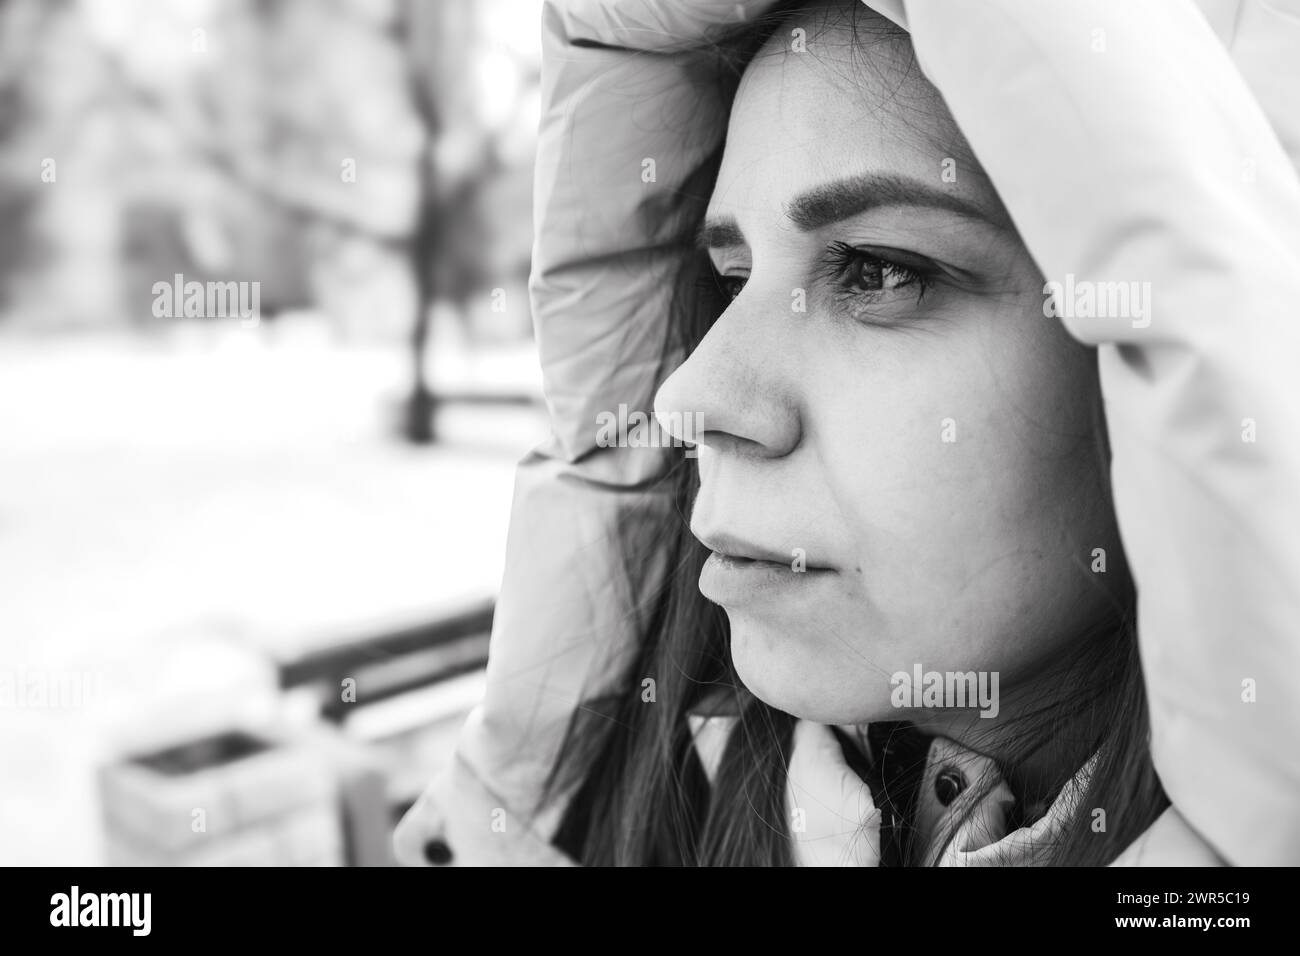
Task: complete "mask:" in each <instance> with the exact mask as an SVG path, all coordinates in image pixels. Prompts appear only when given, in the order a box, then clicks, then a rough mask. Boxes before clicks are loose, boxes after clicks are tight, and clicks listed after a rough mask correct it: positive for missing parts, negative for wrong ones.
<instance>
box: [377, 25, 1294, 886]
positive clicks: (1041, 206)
mask: <svg viewBox="0 0 1300 956" xmlns="http://www.w3.org/2000/svg"><path fill="white" fill-rule="evenodd" d="M769 5H770V4H768V3H764V2H755V0H750V2H747V3H739V4H738V3H736V2H734V0H726V2H723V0H695V2H692V0H663V2H658V3H654V4H647V3H642V2H634V0H571V2H565V3H549V4H548V5H547V6H546V7H545V9H544V12H543V22H542V37H543V73H542V87H543V89H542V97H543V112H542V118H541V125H540V130H539V135H540V139H539V154H538V160H537V171H536V184H535V197H534V204H535V229H536V236H535V246H534V258H533V272H532V278H531V283H530V291H531V296H532V307H533V313H534V323H535V329H536V337H537V343H538V348H539V352H540V357H541V362H542V366H543V372H544V388H545V394H546V400H547V404H548V409H549V412H550V416H551V422H552V434H551V436H550V438H549V440H548V441H547V442H545V443H544V444H543V445H542V446H540V447H539V448H537V449H536V450H534V451H533V452H532V453H530V454H529V455H528V456H527V457H526V458H525V459H524V460H523V461H522V462H521V463H520V464H519V466H518V471H517V477H516V484H515V493H514V501H513V506H512V515H511V525H510V532H509V539H508V545H507V558H506V570H505V575H504V579H503V582H502V588H501V593H500V597H499V602H498V608H497V615H496V620H495V624H494V628H493V635H492V645H491V654H490V660H489V664H488V674H487V692H486V696H485V698H484V700H483V701H482V702H481V703H480V704H479V705H478V706H477V707H476V708H475V709H474V711H473V712H472V713H471V715H470V717H469V719H468V721H467V722H466V724H465V727H464V729H463V730H462V732H461V735H460V739H459V743H458V747H457V752H456V757H455V759H454V761H453V762H452V765H451V766H450V767H449V768H448V769H447V770H446V771H445V772H444V773H442V774H440V775H439V776H438V777H437V778H436V779H435V780H434V781H433V782H432V784H431V785H430V787H429V788H428V790H426V792H425V794H424V795H423V796H422V798H421V799H420V801H418V802H417V804H416V806H415V807H414V808H412V810H411V811H410V813H409V814H408V815H407V818H406V819H405V820H404V821H403V823H402V825H401V827H399V832H398V835H397V842H398V845H399V853H401V847H402V846H403V845H405V846H406V848H407V849H406V853H405V856H406V857H407V858H410V857H411V855H412V852H411V847H413V846H418V845H419V844H421V843H422V842H423V841H425V840H428V839H438V840H441V841H443V842H444V843H446V844H447V846H448V847H449V848H450V850H451V857H452V862H454V863H458V864H496V863H506V864H564V863H567V862H569V861H568V860H566V859H565V858H564V857H563V856H562V855H561V854H559V853H558V852H557V851H555V850H554V849H553V848H552V847H551V845H550V838H551V837H552V835H553V834H554V832H555V828H556V826H557V823H558V821H559V819H560V816H561V814H562V811H563V809H564V801H565V798H564V797H560V798H558V799H555V800H553V801H551V802H550V803H549V804H547V805H544V806H540V807H539V806H538V799H539V795H540V793H541V791H542V784H543V781H544V780H545V779H546V776H547V774H548V773H549V771H550V769H551V766H552V764H553V762H554V760H555V756H556V753H557V750H558V747H559V744H560V741H561V739H562V737H563V734H564V732H565V729H566V727H567V725H568V722H569V718H570V716H571V714H572V712H573V710H574V708H575V707H576V706H577V705H578V704H579V703H580V702H581V701H582V700H584V699H586V698H589V697H591V696H594V695H596V694H598V693H600V692H601V691H602V690H606V689H608V688H609V687H610V686H611V684H612V683H613V682H614V681H615V679H616V678H617V676H618V675H619V672H620V669H621V666H622V664H623V663H624V662H626V660H627V659H628V655H629V654H630V653H631V649H632V647H633V642H634V633H635V626H634V625H635V624H636V623H637V622H635V621H633V620H630V619H629V617H628V609H629V608H633V607H638V606H641V604H640V602H639V601H638V598H639V597H641V596H644V594H645V593H647V591H648V589H649V588H651V587H653V586H654V585H655V584H656V583H657V581H658V580H659V576H660V575H662V572H663V569H662V568H656V567H647V568H645V574H644V575H643V576H642V578H641V579H640V580H638V581H628V580H626V579H624V578H623V577H621V576H619V575H618V574H616V573H615V571H614V570H613V569H615V568H618V567H619V561H618V554H617V543H616V541H615V539H614V538H613V536H612V535H611V529H612V528H614V527H616V526H617V525H618V523H619V522H620V521H627V520H630V517H631V516H632V515H634V514H646V513H652V512H653V511H654V509H663V508H666V507H667V506H668V501H667V500H666V498H665V497H664V496H665V492H663V491H659V490H657V489H656V487H655V485H654V479H655V478H656V477H657V476H659V475H660V474H661V473H662V471H663V469H664V467H665V461H666V455H667V453H666V452H664V451H663V450H661V449H645V448H613V447H601V446H600V445H599V444H598V443H597V427H596V423H597V422H598V420H599V418H598V416H599V415H600V414H601V413H602V412H606V413H608V412H610V411H613V410H616V409H618V407H619V405H620V404H627V405H629V406H631V407H634V408H642V409H649V408H650V407H651V402H652V396H653V393H654V390H655V387H656V386H657V384H658V382H659V381H660V380H661V378H662V374H663V372H664V370H663V369H662V367H661V349H662V344H663V341H664V338H663V330H664V326H663V323H664V322H665V321H666V316H667V315H668V297H669V295H670V293H671V286H672V281H673V276H674V274H675V272H676V269H677V265H678V259H677V256H678V255H679V254H680V253H679V252H678V251H676V250H678V249H679V248H680V242H681V240H682V239H683V237H686V236H689V234H690V233H691V231H692V230H693V229H694V227H695V226H696V224H697V223H698V220H699V217H700V216H701V214H702V212H703V208H702V200H701V199H700V192H701V190H700V189H699V188H694V189H692V188H690V187H691V185H692V184H693V183H694V182H695V177H697V176H698V175H700V173H701V171H702V170H704V169H705V168H706V166H707V163H708V159H709V156H710V154H711V153H712V152H713V151H714V150H715V149H716V147H717V146H718V145H719V143H720V141H721V137H722V135H723V132H724V131H725V128H726V115H727V110H728V107H729V104H728V103H727V102H726V101H725V98H724V97H723V96H722V94H721V93H720V92H717V90H719V89H720V87H719V85H718V84H715V83H711V82H708V76H707V73H706V72H704V71H706V70H707V60H706V59H705V58H704V57H701V56H700V55H699V54H693V53H690V52H683V51H682V49H681V45H682V43H683V42H689V41H690V40H692V39H698V38H700V37H702V36H705V35H706V34H707V33H708V32H709V31H710V30H711V29H713V28H715V27H716V26H717V25H718V24H722V23H732V24H734V23H735V22H736V19H737V18H738V17H740V16H747V15H752V14H754V13H757V12H760V11H762V10H763V9H764V8H766V7H767V6H769ZM868 5H869V6H871V7H872V8H874V9H876V10H877V11H878V12H880V13H882V14H883V15H885V16H887V17H889V18H890V19H891V20H893V21H894V22H895V23H897V24H898V25H900V26H902V27H903V28H905V29H906V30H908V31H909V33H910V34H911V38H912V42H913V46H914V48H915V51H916V56H917V58H918V61H919V64H920V67H921V69H922V71H923V72H924V73H925V75H926V77H927V78H928V79H929V80H930V82H931V83H933V84H934V86H935V87H937V89H938V90H939V92H940V93H941V94H942V95H943V97H944V100H945V102H946V103H947V105H948V108H949V109H950V111H951V112H952V114H953V116H954V118H955V119H956V121H957V124H958V125H959V127H960V128H961V130H962V132H963V133H964V135H965V136H966V138H967V140H968V141H969V143H970V144H971V147H972V148H973V150H974V151H975V153H976V155H977V156H978V157H979V159H980V162H981V164H982V165H983V167H984V168H985V170H986V171H987V173H988V175H989V176H990V177H991V179H992V181H993V183H994V185H995V186H996V187H997V189H998V193H999V195H1000V197H1001V198H1002V200H1003V202H1004V204H1005V206H1006V208H1007V209H1008V210H1009V212H1010V214H1011V216H1012V218H1013V220H1014V222H1015V224H1016V226H1017V228H1018V230H1019V232H1020V235H1021V237H1022V238H1023V240H1024V242H1025V244H1026V245H1027V247H1028V248H1029V250H1030V252H1031V254H1032V255H1033V256H1034V258H1035V260H1036V262H1037V263H1038V265H1039V266H1040V268H1041V270H1042V272H1043V274H1044V275H1045V276H1046V277H1048V279H1049V280H1052V279H1060V280H1066V279H1067V277H1077V278H1079V279H1083V278H1088V279H1093V280H1099V281H1107V280H1119V279H1127V278H1132V277H1141V278H1142V279H1143V280H1146V281H1149V282H1150V289H1151V293H1152V294H1151V303H1152V307H1151V310H1150V312H1149V313H1148V314H1147V315H1146V316H1145V317H1143V319H1142V320H1141V321H1138V320H1132V319H1128V318H1123V319H1121V318H1090V317H1089V318H1084V317H1076V316H1074V315H1072V314H1071V310H1069V309H1064V310H1062V311H1063V313H1064V314H1062V315H1061V317H1060V321H1061V322H1063V323H1064V324H1065V326H1066V328H1067V329H1068V331H1069V332H1070V333H1071V334H1072V335H1073V336H1074V337H1075V338H1076V339H1078V340H1079V341H1081V342H1083V343H1085V344H1088V345H1092V346H1096V347H1097V349H1098V365H1099V371H1100V378H1101V387H1102V393H1103V397H1104V400H1105V407H1106V416H1107V423H1108V429H1109V437H1110V446H1111V450H1112V454H1113V460H1112V487H1113V494H1114V501H1115V508H1116V513H1117V517H1118V521H1119V525H1120V530H1121V535H1122V538H1123V543H1124V548H1125V552H1126V555H1127V557H1128V561H1129V565H1130V568H1131V572H1132V574H1133V577H1134V580H1135V583H1136V586H1137V590H1138V621H1137V627H1138V640H1139V648H1140V654H1141V659H1142V665H1143V669H1144V673H1145V679H1146V684H1147V694H1148V701H1149V708H1150V717H1151V728H1152V732H1151V749H1152V755H1153V759H1154V762H1155V767H1156V770H1157V772H1158V773H1159V775H1160V778H1161V781H1162V783H1163V785H1164V787H1165V790H1166V792H1167V794H1168V795H1169V798H1170V800H1171V803H1172V806H1171V807H1170V808H1169V810H1168V811H1166V812H1165V813H1164V814H1163V815H1162V816H1161V817H1160V818H1159V819H1158V820H1157V821H1156V823H1155V824H1154V825H1153V826H1152V827H1151V828H1150V830H1148V831H1147V833H1146V834H1144V835H1143V837H1141V838H1140V839H1139V840H1138V841H1137V842H1136V843H1135V844H1134V845H1133V846H1132V847H1130V848H1129V850H1128V851H1126V852H1125V853H1124V854H1123V856H1122V857H1121V858H1120V860H1119V861H1118V862H1120V863H1125V864H1133V863H1138V864H1141V863H1160V864H1168V863H1173V864H1180V863H1211V862H1226V863H1229V864H1238V865H1240V864H1250V865H1280V864H1290V865H1294V864H1297V863H1300V744H1298V741H1300V694H1297V693H1296V691H1295V682H1296V680H1297V678H1298V677H1300V527H1298V524H1300V522H1298V521H1297V514H1298V509H1297V507H1296V502H1295V495H1296V494H1297V492H1298V491H1300V388H1297V387H1296V385H1295V383H1294V380H1293V376H1294V374H1295V372H1294V367H1295V363H1296V361H1297V359H1300V321H1298V320H1300V177H1298V176H1297V167H1298V166H1300V0H1199V2H1192V0H1097V2H1090V3H1087V4H1084V3H1077V2H1067V3H1052V4H1044V3H1041V2H1036V0H985V2H982V3H978V4H974V3H972V4H954V3H945V2H941V0H870V2H869V4H868ZM995 104H996V105H995ZM666 118H668V119H672V120H673V122H666V121H665V120H666ZM666 130H667V131H669V132H666ZM647 159H653V161H654V162H653V169H654V176H653V177H652V178H651V181H646V179H645V177H643V176H642V175H640V173H641V172H642V171H643V170H644V169H646V168H647V167H646V165H645V161H646V160H647ZM696 185H698V183H696ZM704 191H705V192H707V190H704ZM1045 291H1046V290H1045ZM1065 292H1066V290H1065V289H1064V288H1061V289H1060V291H1059V292H1058V298H1059V297H1060V296H1061V295H1062V294H1064V293H1065ZM679 358H680V356H679ZM1225 700H1228V701H1232V702H1233V703H1232V705H1231V706H1228V707H1226V708H1225V706H1224V701H1225ZM1238 700H1239V701H1240V703H1239V704H1238V703H1236V701H1238ZM796 756H797V750H796ZM1067 790H1068V788H1067ZM501 810H504V811H505V814H504V819H505V820H506V821H507V822H506V825H505V831H504V832H502V831H501V829H500V827H494V826H492V825H491V821H493V820H494V819H497V820H499V819H502V817H501V814H500V811H501ZM1049 816H1050V814H1049ZM1262 821H1268V823H1267V825H1264V824H1263V822H1262ZM1013 836H1015V834H1011V835H1009V837H1013ZM1021 836H1024V834H1021ZM995 842H996V841H995ZM975 849H978V847H976V848H975ZM415 852H416V854H417V855H418V850H416V851H415ZM1027 861H1028V860H1027V859H1024V858H1022V859H1020V862H1027ZM868 862H869V860H868ZM958 862H960V861H958Z"/></svg>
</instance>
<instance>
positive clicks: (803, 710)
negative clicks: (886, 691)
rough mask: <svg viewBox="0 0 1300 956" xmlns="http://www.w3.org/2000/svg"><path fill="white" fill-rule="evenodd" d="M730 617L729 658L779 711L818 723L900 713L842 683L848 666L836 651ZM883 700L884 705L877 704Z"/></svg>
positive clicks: (759, 694)
mask: <svg viewBox="0 0 1300 956" xmlns="http://www.w3.org/2000/svg"><path fill="white" fill-rule="evenodd" d="M729 617H730V619H731V659H732V663H733V665H734V666H735V668H736V675H737V676H738V677H739V678H740V680H741V682H742V683H743V684H744V685H745V687H746V688H747V689H748V690H749V692H750V693H752V694H753V695H754V696H755V697H757V698H758V699H759V700H761V701H762V702H763V703H765V704H767V705H768V706H769V707H775V708H776V709H777V710H781V711H784V712H785V713H787V714H790V715H792V716H794V717H798V718H800V719H801V720H811V721H814V722H815V723H819V724H861V723H867V722H868V721H872V720H888V719H893V718H895V717H897V714H898V712H897V711H895V710H893V709H892V707H891V705H890V703H889V700H888V699H887V698H886V699H884V700H880V701H873V700H871V699H870V698H871V697H872V696H878V695H873V694H870V693H869V692H868V691H867V690H866V689H865V688H863V687H861V686H856V687H855V686H844V685H843V683H842V682H843V681H844V678H845V674H846V670H845V669H844V668H842V667H839V666H838V665H839V663H840V662H839V661H837V660H836V659H835V655H832V654H819V653H818V652H817V651H816V650H815V649H810V648H809V647H808V646H807V644H805V643H803V642H801V641H797V640H791V638H790V635H789V633H788V632H786V631H785V630H784V629H781V633H776V631H775V630H773V631H768V630H767V629H765V628H763V627H761V626H756V625H755V624H754V622H752V621H747V620H743V619H742V620H736V618H735V616H734V615H729ZM873 705H881V706H873Z"/></svg>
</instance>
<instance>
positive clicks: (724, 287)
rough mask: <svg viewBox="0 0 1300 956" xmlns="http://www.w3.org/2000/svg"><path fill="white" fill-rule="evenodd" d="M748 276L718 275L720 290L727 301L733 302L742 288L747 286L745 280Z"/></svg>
mask: <svg viewBox="0 0 1300 956" xmlns="http://www.w3.org/2000/svg"><path fill="white" fill-rule="evenodd" d="M748 278H749V277H748V276H723V275H720V276H718V291H720V292H721V293H722V297H723V298H724V299H725V300H726V301H727V302H731V301H732V300H734V299H735V298H736V296H738V295H740V290H741V289H743V288H745V282H746V281H747V280H748Z"/></svg>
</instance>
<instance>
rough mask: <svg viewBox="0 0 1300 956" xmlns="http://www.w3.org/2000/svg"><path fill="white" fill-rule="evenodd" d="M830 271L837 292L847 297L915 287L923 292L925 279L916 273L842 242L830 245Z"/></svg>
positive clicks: (906, 267) (898, 263) (911, 269)
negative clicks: (842, 292) (848, 294)
mask: <svg viewBox="0 0 1300 956" xmlns="http://www.w3.org/2000/svg"><path fill="white" fill-rule="evenodd" d="M827 251H828V253H829V255H830V265H831V269H830V271H831V272H832V274H833V278H834V279H835V281H836V282H837V284H838V285H839V287H840V289H841V290H842V291H844V292H848V293H872V292H889V291H892V290H894V289H901V288H904V287H906V286H911V285H919V286H920V287H921V291H922V292H924V290H925V278H924V276H923V275H922V274H921V273H920V272H918V271H917V270H916V269H913V268H911V267H909V266H905V265H903V264H902V263H900V262H893V261H890V260H889V259H885V258H882V257H881V256H877V255H874V254H872V253H870V252H868V251H866V250H865V249H856V248H854V247H853V246H850V245H848V244H846V243H842V242H834V243H831V245H830V247H829V248H828V250H827Z"/></svg>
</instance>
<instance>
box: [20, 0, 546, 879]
mask: <svg viewBox="0 0 1300 956" xmlns="http://www.w3.org/2000/svg"><path fill="white" fill-rule="evenodd" d="M539 16H540V2H537V0H165V2H164V0H150V2H145V0H0V215H2V216H3V229H2V230H0V776H2V779H3V786H2V787H0V863H3V864H57V865H64V864H69V865H87V864H88V865H96V864H103V863H125V864H130V863H150V864H152V863H159V864H163V865H218V864H249V865H261V864H288V865H386V864H389V863H391V858H390V855H389V854H390V851H389V849H388V835H389V832H390V831H391V827H392V825H393V824H394V823H395V821H396V819H397V818H398V817H399V816H400V814H401V813H402V811H403V810H404V809H405V808H406V807H407V806H408V805H409V804H410V802H411V801H412V800H413V799H414V798H415V797H416V795H417V794H418V792H419V791H420V789H422V787H423V786H424V784H425V783H426V782H427V780H428V778H429V776H430V775H431V774H432V773H433V772H434V771H435V770H436V769H437V767H438V766H439V764H440V763H441V762H443V761H445V760H446V759H447V757H448V754H449V752H450V748H451V746H452V744H453V742H454V738H455V733H456V731H457V729H458V727H459V723H460V721H461V720H462V719H463V717H464V714H465V712H466V710H467V709H468V707H470V706H471V705H472V704H473V703H474V702H475V700H476V699H477V697H478V695H479V693H480V692H481V687H482V665H483V661H484V659H485V656H486V648H487V636H488V633H489V630H490V627H491V620H492V608H493V601H494V595H495V590H496V588H497V586H498V584H499V579H500V575H501V570H502V567H503V552H504V546H505V531H506V524H507V520H508V517H509V507H510V493H511V483H512V477H513V471H514V465H515V462H516V461H517V460H518V459H519V458H520V457H521V456H522V455H523V454H524V453H525V452H526V451H527V450H528V449H529V448H530V447H532V446H533V445H535V444H536V443H537V442H539V441H540V440H541V439H542V438H543V436H544V433H545V429H546V420H545V413H544V409H543V406H542V404H541V398H540V373H539V370H538V367H537V359H536V353H535V350H534V348H533V343H532V338H531V335H532V328H531V319H530V316H529V312H528V301H527V288H526V282H527V275H528V265H529V262H528V260H529V248H530V243H531V238H532V232H531V229H532V227H531V219H530V214H531V184H532V161H533V151H534V145H535V131H536V124H537V103H538V86H537V84H538V68H539V50H538V29H539V26H538V24H539Z"/></svg>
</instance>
